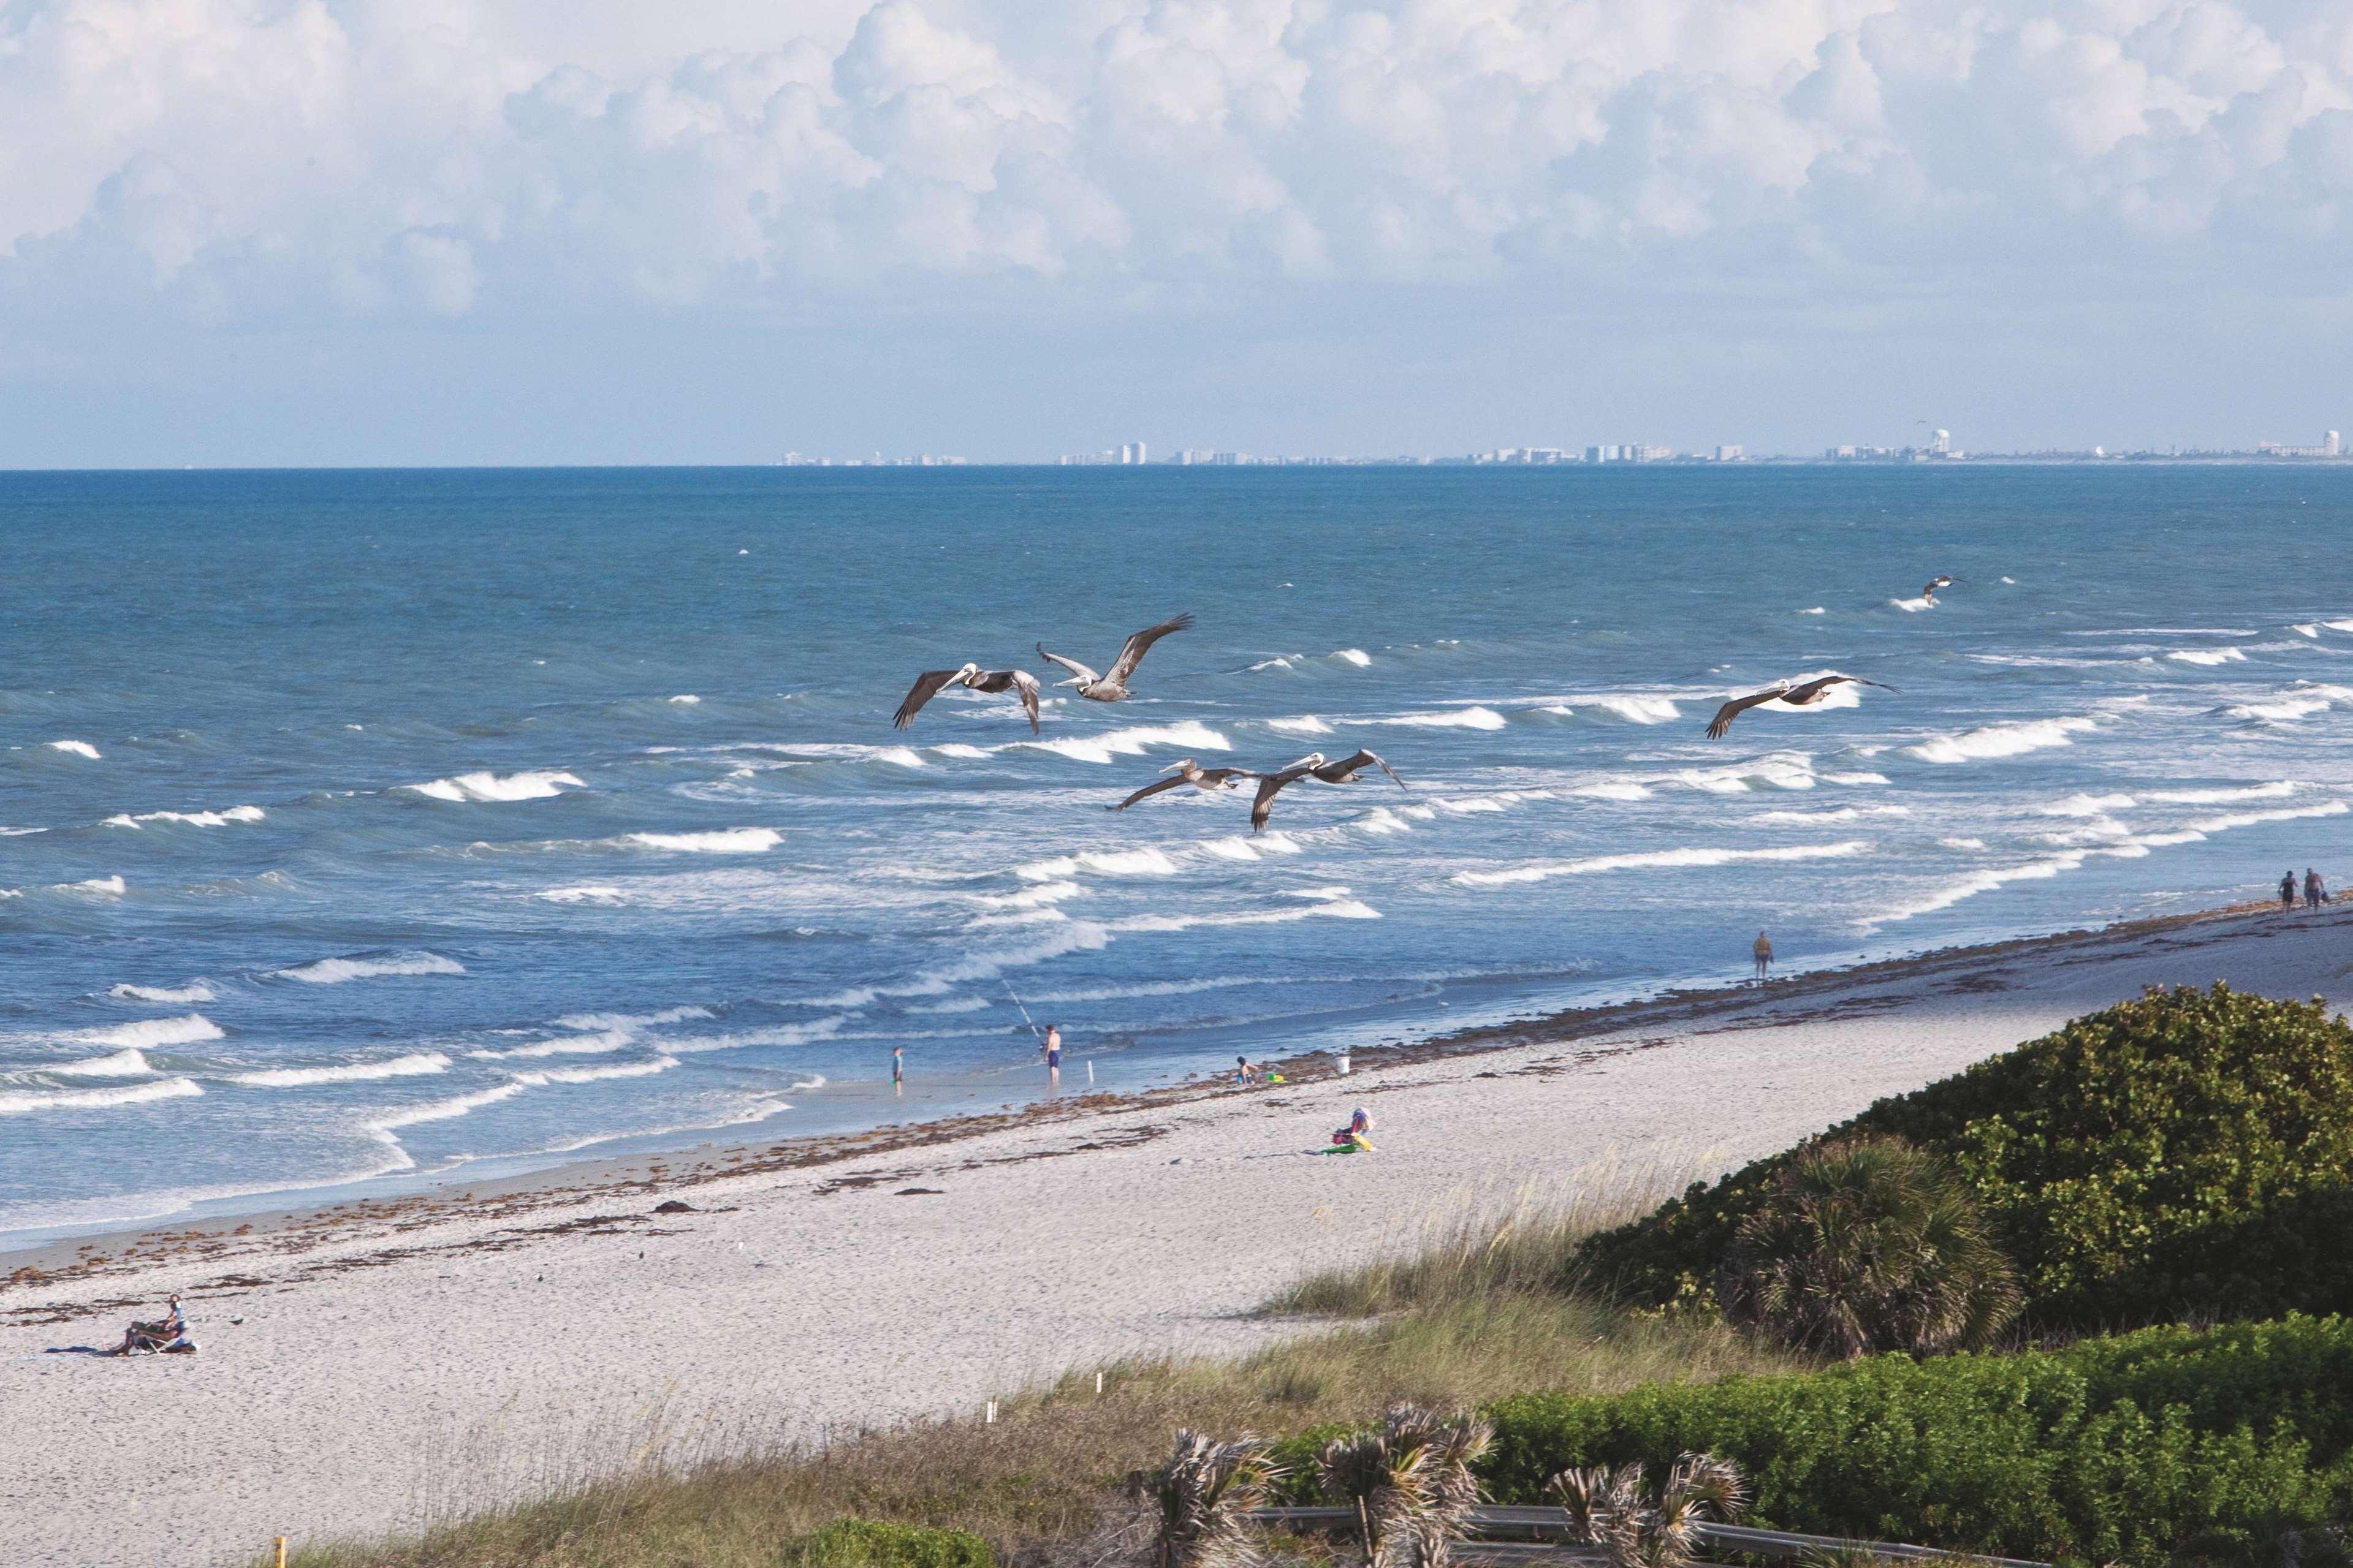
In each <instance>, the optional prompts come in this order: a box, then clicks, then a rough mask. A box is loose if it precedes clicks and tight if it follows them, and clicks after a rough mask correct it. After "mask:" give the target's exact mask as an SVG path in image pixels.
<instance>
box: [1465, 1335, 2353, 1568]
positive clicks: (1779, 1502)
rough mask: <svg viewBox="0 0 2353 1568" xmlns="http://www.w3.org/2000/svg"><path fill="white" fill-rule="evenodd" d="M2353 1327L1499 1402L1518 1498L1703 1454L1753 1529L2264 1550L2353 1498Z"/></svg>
mask: <svg viewBox="0 0 2353 1568" xmlns="http://www.w3.org/2000/svg"><path fill="white" fill-rule="evenodd" d="M2348 1392H2353V1322H2348V1321H2347V1320H2344V1319H2338V1318H2330V1319H2325V1320H2315V1319H2311V1318H2302V1317H2298V1318H2291V1319H2288V1320H2285V1321H2280V1322H2274V1323H2260V1324H2250V1325H2240V1326H2233V1327H2229V1328H2221V1329H2214V1330H2210V1331H2204V1332H2199V1331H2190V1330H2187V1329H2179V1328H2159V1329H2148V1330H2144V1331H2140V1332H2138V1333H2136V1334H2130V1335H2126V1336H2123V1337H2120V1338H2116V1339H2109V1340H2086V1341H2083V1342H2078V1343H2076V1344H2073V1345H2071V1346H2068V1347H2066V1348H2064V1349H2061V1350H2046V1351H2029V1352H2021V1353H2019V1354H2015V1355H2007V1356H1986V1355H1971V1354H1962V1355H1953V1356H1946V1357H1940V1358H1937V1359H1935V1360H1930V1361H1923V1362H1915V1361H1914V1360H1912V1359H1911V1358H1909V1357H1906V1356H1901V1355H1888V1356H1879V1357H1874V1358H1873V1359H1871V1360H1867V1361H1862V1362H1857V1363H1852V1364H1850V1365H1844V1366H1839V1367H1833V1368H1831V1369H1828V1370H1826V1371H1822V1372H1819V1373H1805V1374H1801V1375H1796V1376H1787V1377H1733V1378H1728V1379H1725V1381H1723V1382H1720V1383H1714V1384H1659V1385H1654V1386H1651V1387H1646V1388H1641V1389H1637V1390H1635V1391H1633V1392H1631V1393H1628V1394H1616V1395H1610V1396H1606V1397H1588V1396H1572V1395H1563V1394H1532V1395H1525V1396H1522V1397H1519V1398H1514V1399H1508V1400H1504V1401H1503V1402H1501V1403H1500V1404H1497V1405H1492V1406H1490V1407H1489V1408H1488V1411H1487V1415H1488V1416H1489V1418H1490V1419H1491V1420H1493V1423H1494V1426H1495V1447H1494V1450H1493V1454H1492V1456H1491V1457H1490V1458H1489V1460H1488V1461H1487V1464H1486V1466H1485V1470H1486V1479H1487V1481H1488V1484H1489V1487H1490V1489H1491V1490H1492V1491H1493V1495H1494V1496H1495V1498H1496V1499H1497V1500H1499V1501H1505V1502H1517V1503H1534V1502H1537V1501H1540V1500H1542V1497H1541V1492H1542V1489H1543V1487H1544V1485H1545V1483H1546V1479H1548V1478H1550V1477H1551V1476H1553V1475H1554V1474H1556V1472H1558V1471H1560V1470H1562V1469H1565V1468H1569V1467H1571V1466H1578V1465H1619V1464H1629V1463H1647V1464H1651V1465H1653V1466H1663V1465H1665V1464H1667V1463H1669V1462H1671V1461H1672V1459H1673V1458H1675V1456H1676V1455H1678V1454H1681V1453H1684V1452H1689V1451H1703V1452H1707V1453H1712V1454H1716V1455H1721V1456H1723V1457H1725V1458H1729V1459H1732V1460H1734V1461H1736V1462H1737V1463H1738V1465H1739V1466H1740V1468H1741V1469H1742V1471H1743V1472H1744V1473H1745V1474H1746V1477H1747V1479H1748V1480H1749V1483H1750V1484H1751V1486H1753V1487H1754V1489H1755V1502H1754V1505H1753V1509H1752V1521H1753V1522H1756V1523H1758V1524H1763V1525H1766V1526H1767V1527H1770V1528H1775V1529H1783V1530H1800V1531H1811V1532H1815V1533H1820V1534H1826V1535H1839V1536H1848V1537H1856V1538H1862V1539H1870V1540H1879V1541H1909V1542H1919V1543H1923V1544H1927V1545H1934V1546H1943V1547H1947V1548H1952V1549H1956V1550H1966V1551H1972V1552H1991V1553H1997V1554H2001V1555H2007V1556H2021V1557H2034V1558H2043V1559H2049V1560H2052V1561H2061V1560H2064V1561H2070V1562H2084V1563H2122V1564H2128V1565H2131V1568H2158V1565H2159V1564H2163V1563H2168V1562H2170V1561H2172V1560H2174V1559H2175V1558H2176V1557H2177V1556H2178V1555H2179V1554H2180V1553H2182V1552H2184V1551H2185V1550H2194V1551H2196V1552H2199V1553H2200V1554H2202V1555H2205V1556H2208V1557H2225V1556H2232V1555H2236V1556H2240V1557H2250V1556H2252V1557H2253V1558H2260V1557H2261V1556H2262V1555H2263V1553H2264V1552H2266V1551H2273V1552H2275V1543H2276V1542H2277V1540H2278V1537H2279V1535H2280V1533H2281V1532H2282V1531H2285V1530H2290V1529H2299V1530H2317V1529H2319V1528H2320V1527H2322V1526H2324V1525H2326V1524H2327V1522H2328V1521H2332V1520H2343V1519H2346V1518H2348V1509H2353V1457H2348V1448H2353V1398H2348Z"/></svg>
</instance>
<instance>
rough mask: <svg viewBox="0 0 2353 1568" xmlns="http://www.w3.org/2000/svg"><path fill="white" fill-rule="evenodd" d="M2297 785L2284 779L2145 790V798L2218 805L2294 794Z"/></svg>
mask: <svg viewBox="0 0 2353 1568" xmlns="http://www.w3.org/2000/svg"><path fill="white" fill-rule="evenodd" d="M2295 790H2296V786H2295V784H2289V783H2287V782H2286V781H2284V780H2280V781H2277V782H2274V783H2272V784H2242V785H2239V786H2236V787H2233V788H2229V789H2158V790H2149V791H2147V792H2145V793H2144V794H2143V795H2141V798H2142V799H2143V800H2161V801H2165V802H2168V803H2169V804H2171V805H2220V804H2221V803H2222V802H2224V801H2231V800H2277V799H2278V798H2279V797H2280V796H2282V795H2294V794H2295Z"/></svg>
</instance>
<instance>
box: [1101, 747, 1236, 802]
mask: <svg viewBox="0 0 2353 1568" xmlns="http://www.w3.org/2000/svg"><path fill="white" fill-rule="evenodd" d="M1160 771H1161V772H1162V773H1173V774H1175V775H1176V776H1175V777H1174V778H1165V779H1162V780H1161V781H1160V782H1159V783H1158V784H1145V786H1144V787H1143V788H1142V789H1140V790H1137V791H1136V792H1135V793H1134V795H1129V796H1128V797H1127V798H1126V799H1125V800H1124V801H1121V802H1120V803H1119V804H1118V805H1114V806H1108V807H1106V808H1105V809H1106V810H1110V811H1125V810H1126V809H1127V808H1128V807H1129V806H1131V805H1134V804H1135V803H1136V802H1137V801H1139V800H1142V799H1143V798H1144V797H1145V795H1158V794H1159V793H1160V792H1161V791H1162V790H1168V789H1175V788H1176V786H1177V785H1179V784H1191V785H1192V786H1193V787H1194V788H1195V789H1198V790H1208V791H1210V792H1212V793H1214V792H1216V791H1218V790H1221V789H1231V788H1233V787H1234V786H1235V785H1236V784H1240V783H1241V782H1242V780H1244V779H1254V778H1256V777H1258V776H1259V775H1258V774H1256V773H1252V772H1250V769H1248V768H1205V767H1203V766H1202V765H1201V764H1200V763H1197V762H1195V761H1194V760H1193V759H1192V758H1190V757H1179V758H1178V759H1177V760H1176V761H1175V762H1173V763H1169V764H1168V765H1167V766H1166V767H1165V768H1163V769H1161V770H1160Z"/></svg>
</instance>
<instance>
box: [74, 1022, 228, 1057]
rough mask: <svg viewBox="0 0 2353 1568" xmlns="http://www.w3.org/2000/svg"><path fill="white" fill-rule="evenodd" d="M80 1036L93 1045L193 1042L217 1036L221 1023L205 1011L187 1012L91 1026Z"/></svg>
mask: <svg viewBox="0 0 2353 1568" xmlns="http://www.w3.org/2000/svg"><path fill="white" fill-rule="evenodd" d="M220 1037H221V1027H220V1026H219V1025H218V1024H216V1023H214V1022H213V1021H212V1020H211V1019H210V1018H207V1017H206V1016H204V1015H203V1014H202V1013H188V1014H185V1015H183V1016H180V1017H177V1018H142V1019H140V1020H139V1021H138V1022H136V1023H132V1024H116V1025H113V1026H110V1027H108V1028H103V1029H90V1030H88V1031H86V1032H84V1033H83V1034H82V1035H80V1036H79V1038H81V1039H85V1040H88V1041H89V1042H90V1044H91V1045H94V1046H123V1047H130V1048H132V1049H134V1050H148V1049H153V1048H154V1047H157V1046H193V1045H195V1044H197V1043H198V1042H199V1041H203V1040H217V1039H219V1038H220Z"/></svg>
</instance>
